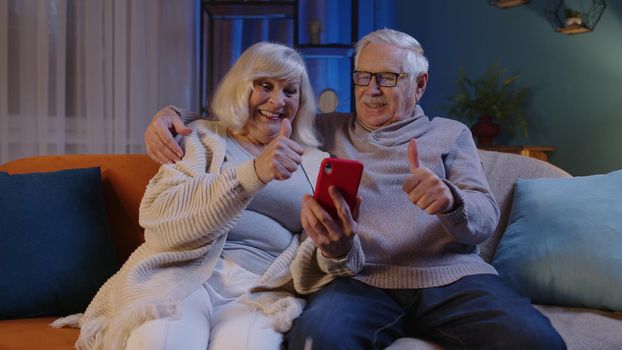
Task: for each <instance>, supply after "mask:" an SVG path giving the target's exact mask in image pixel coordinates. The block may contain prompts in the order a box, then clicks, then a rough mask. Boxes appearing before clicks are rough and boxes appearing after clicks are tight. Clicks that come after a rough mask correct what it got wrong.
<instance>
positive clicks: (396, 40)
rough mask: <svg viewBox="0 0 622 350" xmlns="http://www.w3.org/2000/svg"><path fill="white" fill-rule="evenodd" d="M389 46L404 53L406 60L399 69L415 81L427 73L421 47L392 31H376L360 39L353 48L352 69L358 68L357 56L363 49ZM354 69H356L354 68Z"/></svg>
mask: <svg viewBox="0 0 622 350" xmlns="http://www.w3.org/2000/svg"><path fill="white" fill-rule="evenodd" d="M371 43H374V44H389V45H394V46H397V47H399V48H402V49H404V50H405V51H406V59H405V61H404V63H403V66H402V67H401V69H402V70H403V73H408V74H410V75H411V77H412V78H413V79H416V78H418V77H419V75H421V73H427V72H428V66H429V65H428V60H427V58H425V56H424V55H423V47H421V44H419V42H418V41H417V39H415V38H413V37H412V36H410V35H408V34H406V33H403V32H399V31H397V30H393V29H388V28H384V29H378V30H376V31H374V32H371V33H369V34H367V35H365V36H364V37H362V38H361V39H360V40H359V41H358V42H357V43H356V47H355V54H354V67H358V63H359V56H360V54H361V52H362V51H363V49H364V48H365V47H366V46H367V45H369V44H371ZM355 69H356V68H355Z"/></svg>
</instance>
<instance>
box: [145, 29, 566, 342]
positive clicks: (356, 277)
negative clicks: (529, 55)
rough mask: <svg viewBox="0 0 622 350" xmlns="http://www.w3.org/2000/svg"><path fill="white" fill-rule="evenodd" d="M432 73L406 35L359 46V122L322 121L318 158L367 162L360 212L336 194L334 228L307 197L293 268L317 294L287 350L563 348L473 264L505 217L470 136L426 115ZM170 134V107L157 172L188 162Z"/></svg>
mask: <svg viewBox="0 0 622 350" xmlns="http://www.w3.org/2000/svg"><path fill="white" fill-rule="evenodd" d="M427 70H428V62H427V60H426V58H425V57H424V55H423V49H422V47H421V46H420V45H419V43H418V42H417V40H415V39H414V38H413V37H411V36H410V35H408V34H405V33H402V32H398V31H394V30H390V29H382V30H378V31H375V32H373V33H370V34H368V35H366V36H365V37H363V38H362V39H361V40H360V41H359V42H358V43H357V45H356V55H355V71H354V72H353V74H352V78H353V83H354V85H355V98H356V113H355V114H329V115H322V116H319V117H318V121H317V122H318V129H319V132H320V134H321V135H322V136H323V137H324V145H323V148H324V149H325V150H326V151H328V152H330V153H331V154H333V155H334V156H336V157H339V158H350V159H357V160H360V161H361V162H363V164H364V166H365V171H364V174H363V178H362V182H361V187H360V190H359V194H360V195H361V198H362V201H361V202H360V205H359V207H358V208H357V209H358V215H353V213H351V212H350V210H349V209H348V207H347V205H346V204H345V201H344V200H343V198H342V197H341V195H340V194H339V192H338V191H336V190H334V189H332V191H331V196H332V197H333V201H334V202H335V204H336V206H337V208H338V211H339V217H338V218H337V219H334V218H332V217H331V216H330V215H329V214H327V212H326V211H325V210H324V209H323V208H322V207H321V206H320V205H319V204H318V202H316V201H315V200H314V199H313V198H312V197H311V196H305V197H304V198H303V209H302V213H301V219H302V223H303V227H304V229H305V231H306V232H307V234H308V236H309V238H310V239H308V240H306V241H305V242H304V243H303V244H302V246H301V247H300V249H299V252H298V256H297V257H296V260H295V263H294V264H293V265H292V266H291V272H292V276H293V279H294V284H295V286H296V289H297V291H298V292H300V293H303V294H309V297H308V303H307V306H306V308H305V311H304V312H303V314H302V315H301V316H300V317H299V318H298V319H297V320H296V321H295V322H294V325H293V328H292V330H291V331H290V333H289V334H288V336H287V345H288V347H289V348H290V349H302V348H303V347H304V344H305V343H307V344H308V343H309V341H310V342H311V343H312V348H313V349H381V348H384V347H386V346H388V345H390V344H391V343H392V342H393V341H394V340H396V339H397V338H400V337H404V336H416V337H419V338H424V339H427V340H431V341H433V342H435V343H437V344H439V345H441V346H442V347H443V348H445V349H484V348H485V349H564V348H565V344H564V342H563V340H562V339H561V337H560V336H559V335H558V334H557V332H556V331H555V330H554V329H553V327H552V326H551V324H550V322H549V320H548V319H547V318H546V317H544V316H543V315H542V314H540V313H539V312H538V311H537V310H535V309H534V308H533V307H532V306H531V304H530V302H529V300H527V299H525V298H522V297H520V296H519V295H517V294H516V292H514V291H513V290H511V289H510V288H508V287H506V286H505V285H504V284H503V283H502V281H501V280H500V278H499V277H498V276H497V273H496V271H495V269H494V268H493V267H492V266H490V265H489V264H487V263H486V262H484V261H483V260H482V259H481V258H480V257H479V256H478V254H477V253H478V249H477V246H476V245H477V244H479V243H481V242H483V241H484V240H486V239H487V238H488V237H489V236H490V235H491V234H492V232H493V231H494V229H495V227H496V225H497V220H498V215H499V210H498V208H497V205H496V203H495V200H494V198H493V196H492V194H491V193H490V190H489V187H488V183H487V181H486V178H485V176H484V173H483V169H482V167H481V163H480V160H479V157H478V153H477V149H476V147H475V144H474V143H473V139H472V136H471V134H470V132H469V129H468V128H467V127H466V126H465V125H463V124H461V123H458V122H456V121H453V120H449V119H444V118H434V119H429V118H428V117H427V116H426V115H425V113H424V112H423V109H422V108H421V107H420V106H419V105H418V104H417V103H418V101H419V100H420V99H421V97H422V96H423V93H424V92H425V88H426V85H427V80H428V73H427ZM168 126H172V127H173V128H174V129H176V130H178V131H183V130H184V128H183V126H182V123H181V120H180V119H179V118H177V117H176V116H175V115H173V114H171V113H170V112H166V111H161V112H159V113H158V114H157V115H156V117H154V121H153V122H152V124H151V125H150V127H149V129H148V131H147V132H146V136H145V138H146V143H147V146H148V149H149V151H150V154H151V156H152V157H153V158H157V159H158V160H160V161H161V162H166V161H175V160H176V158H177V156H178V155H180V154H181V150H180V149H179V148H178V146H177V145H176V144H175V143H174V142H173V141H172V139H171V136H170V133H169V132H168V130H167V127H168ZM184 132H185V131H184ZM159 140H167V142H169V143H168V146H167V145H166V144H165V143H164V142H162V141H159ZM175 153H176V154H177V155H175Z"/></svg>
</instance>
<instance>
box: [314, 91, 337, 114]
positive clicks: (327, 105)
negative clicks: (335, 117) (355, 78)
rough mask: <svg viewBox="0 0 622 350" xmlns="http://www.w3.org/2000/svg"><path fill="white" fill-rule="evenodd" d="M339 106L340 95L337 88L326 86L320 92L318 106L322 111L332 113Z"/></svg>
mask: <svg viewBox="0 0 622 350" xmlns="http://www.w3.org/2000/svg"><path fill="white" fill-rule="evenodd" d="M337 106H339V96H337V92H335V90H333V89H330V88H326V89H324V90H322V92H321V93H320V97H319V98H318V108H319V109H320V112H322V113H332V112H334V111H336V110H337Z"/></svg>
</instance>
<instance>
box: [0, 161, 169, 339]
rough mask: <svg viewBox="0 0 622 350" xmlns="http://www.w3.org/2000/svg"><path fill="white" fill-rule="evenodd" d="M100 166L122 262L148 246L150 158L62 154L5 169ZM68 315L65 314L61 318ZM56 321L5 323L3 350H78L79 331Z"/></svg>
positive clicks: (153, 167) (0, 324) (0, 333)
mask: <svg viewBox="0 0 622 350" xmlns="http://www.w3.org/2000/svg"><path fill="white" fill-rule="evenodd" d="M90 167H100V168H101V175H102V187H103V191H104V201H105V205H106V212H107V216H108V223H109V227H110V235H111V239H112V241H113V244H114V246H115V249H116V251H117V256H118V257H119V263H120V264H122V263H123V262H125V260H127V258H128V257H129V255H130V254H131V253H132V252H133V251H134V250H135V249H136V247H138V245H140V244H141V243H142V242H143V241H144V238H143V237H144V236H143V229H142V228H141V227H140V226H139V225H138V207H139V205H140V201H141V199H142V196H143V194H144V192H145V188H146V186H147V183H148V182H149V180H150V179H151V178H152V177H153V176H154V175H155V173H156V172H157V170H158V168H159V165H158V164H157V163H155V162H154V161H152V160H151V159H150V158H149V157H148V156H146V155H135V154H133V155H127V154H125V155H121V154H119V155H110V154H106V155H62V156H40V157H30V158H23V159H18V160H15V161H12V162H8V163H5V164H2V165H0V171H5V172H8V173H9V174H24V173H32V172H47V171H57V170H63V169H75V168H90ZM59 316H64V315H59ZM55 319H56V317H42V318H32V319H19V320H1V321H0V350H21V349H24V350H38V349H41V350H55V349H73V348H74V343H75V342H76V340H77V339H78V334H79V332H80V330H79V329H69V328H63V329H56V328H52V327H50V326H49V324H50V323H51V322H52V321H54V320H55Z"/></svg>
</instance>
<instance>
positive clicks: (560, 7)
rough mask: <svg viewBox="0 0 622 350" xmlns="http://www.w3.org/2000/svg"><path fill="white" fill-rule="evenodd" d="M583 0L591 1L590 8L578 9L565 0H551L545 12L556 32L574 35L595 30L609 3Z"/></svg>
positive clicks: (589, 0)
mask: <svg viewBox="0 0 622 350" xmlns="http://www.w3.org/2000/svg"><path fill="white" fill-rule="evenodd" d="M582 1H583V2H587V3H590V7H589V10H587V11H578V10H576V9H574V8H571V7H570V6H568V5H567V4H566V1H565V0H550V3H549V6H548V9H546V10H545V13H546V16H547V17H548V19H549V22H550V23H551V26H553V29H554V30H555V31H556V32H558V33H563V34H567V35H572V34H581V33H589V32H591V31H593V30H594V28H595V27H596V24H597V23H598V21H600V17H601V16H602V15H603V12H605V8H606V7H607V4H606V3H605V0H582ZM586 7H587V6H586Z"/></svg>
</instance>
